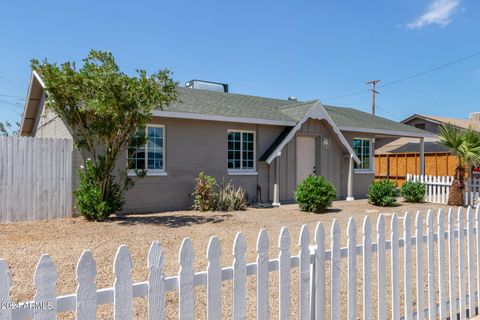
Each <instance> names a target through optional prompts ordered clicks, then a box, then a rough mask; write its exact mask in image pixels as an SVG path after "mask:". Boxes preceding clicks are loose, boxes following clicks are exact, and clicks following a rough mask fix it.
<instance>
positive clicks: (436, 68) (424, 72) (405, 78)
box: [322, 51, 480, 101]
mask: <svg viewBox="0 0 480 320" xmlns="http://www.w3.org/2000/svg"><path fill="white" fill-rule="evenodd" d="M478 55H480V51H477V52H475V53H472V54H470V55H468V56H465V57H462V58H459V59H456V60H453V61H450V62H447V63H445V64H442V65H439V66H436V67H434V68H431V69H428V70H425V71H422V72H419V73H415V74H413V75H411V76H408V77H404V78H401V79H398V80H394V81H390V82H387V83H385V84H383V85H381V86H379V87H378V88H385V87H391V86H393V85H396V84H398V83H401V82H404V81H408V80H411V79H415V78H418V77H421V76H423V75H426V74H428V73H431V72H434V71H437V70H440V69H443V68H446V67H449V66H451V65H454V64H457V63H460V62H463V61H465V60H468V59H471V58H473V57H476V56H478ZM369 91H370V89H365V90H360V91H355V92H352V93H347V94H343V95H340V96H334V97H330V98H327V99H323V100H322V101H329V100H337V99H342V98H346V97H351V96H357V95H359V94H362V93H366V92H369Z"/></svg>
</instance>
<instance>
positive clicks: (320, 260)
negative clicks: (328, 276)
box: [314, 222, 326, 320]
mask: <svg viewBox="0 0 480 320" xmlns="http://www.w3.org/2000/svg"><path fill="white" fill-rule="evenodd" d="M315 244H316V250H315V277H314V278H315V300H314V301H315V319H316V320H325V317H326V310H325V295H326V290H325V229H324V227H323V224H322V223H321V222H318V223H317V228H316V230H315Z"/></svg>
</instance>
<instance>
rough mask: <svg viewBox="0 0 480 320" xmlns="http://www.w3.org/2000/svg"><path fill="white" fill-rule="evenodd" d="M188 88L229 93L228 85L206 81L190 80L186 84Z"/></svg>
mask: <svg viewBox="0 0 480 320" xmlns="http://www.w3.org/2000/svg"><path fill="white" fill-rule="evenodd" d="M185 87H186V88H190V89H200V90H208V91H216V92H228V84H226V83H220V82H212V81H205V80H196V79H193V80H190V81H188V82H186V83H185Z"/></svg>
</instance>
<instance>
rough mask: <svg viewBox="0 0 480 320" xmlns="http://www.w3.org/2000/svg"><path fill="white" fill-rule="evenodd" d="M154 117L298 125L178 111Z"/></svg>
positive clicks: (162, 113)
mask: <svg viewBox="0 0 480 320" xmlns="http://www.w3.org/2000/svg"><path fill="white" fill-rule="evenodd" d="M153 116H154V117H162V118H178V119H191V120H203V121H221V122H237V123H253V124H264V125H272V126H284V127H293V126H295V124H296V122H295V121H284V120H270V119H258V118H247V117H228V116H221V115H212V114H200V113H193V112H176V111H164V110H154V111H153Z"/></svg>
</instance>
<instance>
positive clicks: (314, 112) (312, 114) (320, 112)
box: [266, 102, 360, 164]
mask: <svg viewBox="0 0 480 320" xmlns="http://www.w3.org/2000/svg"><path fill="white" fill-rule="evenodd" d="M308 119H314V120H325V121H327V122H328V124H329V125H330V126H331V128H332V130H333V132H335V134H336V135H337V137H338V139H339V140H340V142H341V143H342V144H343V146H344V147H345V148H346V149H347V151H348V153H349V154H350V155H351V156H352V157H353V160H354V161H355V162H357V163H360V160H359V159H358V157H357V155H356V154H355V152H354V151H353V149H352V147H351V146H350V144H349V143H348V142H347V140H346V139H345V137H344V136H343V134H342V132H340V130H339V128H338V127H337V126H336V124H335V122H333V120H332V118H331V117H330V115H329V114H328V112H327V111H326V110H325V108H324V107H323V106H322V104H321V103H320V102H316V103H315V104H314V105H313V106H312V107H311V108H310V110H308V112H307V114H305V116H304V117H303V119H302V120H300V121H299V122H298V123H297V124H296V125H295V127H293V129H292V130H291V131H290V132H289V133H288V135H287V136H286V137H285V138H284V139H283V141H282V142H281V143H280V144H279V145H278V146H277V148H276V149H275V150H274V151H273V152H272V154H271V155H270V156H269V157H268V158H267V161H266V162H267V163H268V164H270V163H272V161H273V160H274V159H275V158H276V157H278V156H279V155H280V154H281V152H282V149H283V147H285V145H286V144H287V143H288V142H290V140H292V139H293V137H294V136H295V134H296V133H297V131H298V130H300V128H301V127H302V125H303V124H304V123H305V122H306V121H307V120H308Z"/></svg>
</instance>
